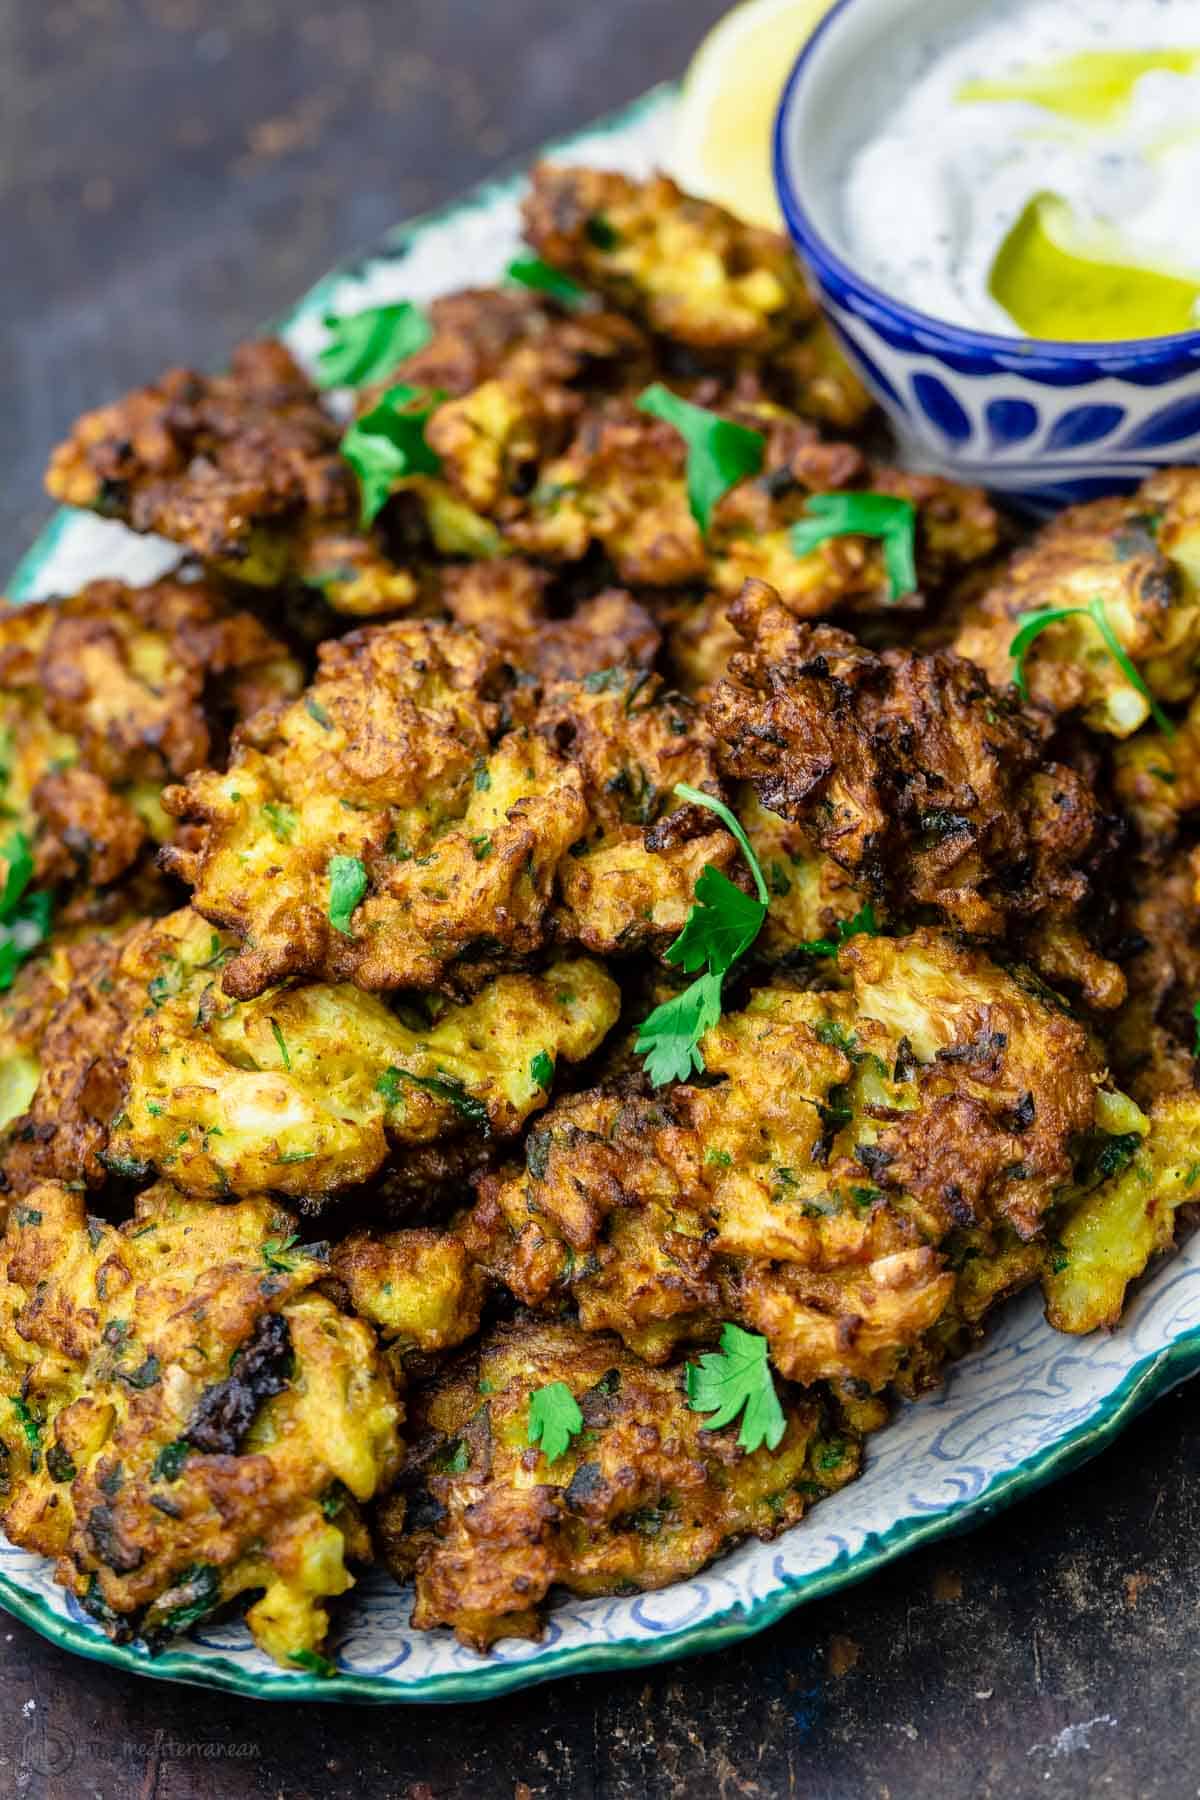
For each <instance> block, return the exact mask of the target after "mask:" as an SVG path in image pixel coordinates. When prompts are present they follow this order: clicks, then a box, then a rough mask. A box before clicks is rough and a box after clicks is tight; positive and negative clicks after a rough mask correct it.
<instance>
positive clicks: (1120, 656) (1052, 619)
mask: <svg viewBox="0 0 1200 1800" xmlns="http://www.w3.org/2000/svg"><path fill="white" fill-rule="evenodd" d="M1073 618H1081V619H1090V620H1091V621H1092V623H1093V625H1094V626H1095V627H1096V630H1097V631H1098V632H1099V633H1100V636H1101V637H1102V638H1103V639H1104V647H1105V649H1106V650H1107V651H1108V653H1109V655H1110V656H1111V657H1112V659H1113V661H1114V662H1115V663H1116V665H1117V667H1118V669H1120V671H1121V673H1122V675H1124V677H1125V679H1126V681H1127V682H1128V683H1129V685H1130V687H1131V688H1133V689H1135V691H1136V692H1137V693H1139V694H1140V695H1141V696H1142V699H1143V700H1144V701H1145V702H1146V704H1147V706H1148V707H1149V708H1150V716H1151V718H1152V719H1153V720H1154V723H1155V724H1156V725H1157V726H1158V729H1159V730H1160V731H1161V732H1162V734H1163V736H1164V737H1169V738H1170V737H1174V736H1175V727H1174V725H1172V723H1171V721H1170V719H1168V717H1167V715H1166V713H1165V712H1164V711H1163V710H1162V707H1161V706H1160V705H1159V704H1158V701H1157V700H1156V699H1155V698H1154V695H1153V694H1152V693H1151V692H1150V689H1149V688H1148V687H1147V686H1146V683H1145V681H1144V679H1143V677H1142V675H1141V673H1140V672H1139V670H1138V667H1137V664H1136V663H1135V662H1134V660H1133V658H1132V657H1131V656H1130V654H1129V652H1128V651H1127V650H1126V649H1125V646H1124V645H1123V644H1122V643H1121V640H1120V639H1119V638H1118V636H1117V634H1116V632H1115V631H1114V630H1113V628H1112V625H1111V623H1110V622H1109V617H1108V614H1107V613H1106V612H1105V610H1104V601H1103V599H1102V597H1101V596H1100V595H1099V594H1093V595H1092V598H1091V599H1090V600H1089V601H1088V603H1087V605H1086V606H1043V607H1040V608H1039V609H1038V610H1037V611H1036V612H1030V613H1025V614H1024V615H1023V623H1022V624H1021V626H1020V628H1019V630H1018V631H1017V633H1016V636H1015V637H1014V638H1013V640H1012V642H1011V644H1010V645H1009V646H1008V654H1009V655H1010V656H1011V657H1012V659H1013V684H1014V686H1015V687H1016V690H1017V692H1018V693H1019V694H1020V695H1021V698H1022V699H1023V700H1028V698H1029V682H1028V680H1027V678H1026V675H1025V658H1026V657H1027V656H1028V654H1029V649H1030V646H1031V645H1032V643H1033V641H1034V639H1035V638H1037V637H1039V636H1040V635H1041V633H1042V632H1043V631H1045V630H1046V629H1047V628H1048V627H1049V626H1051V625H1058V624H1060V623H1061V622H1062V620H1064V619H1073Z"/></svg>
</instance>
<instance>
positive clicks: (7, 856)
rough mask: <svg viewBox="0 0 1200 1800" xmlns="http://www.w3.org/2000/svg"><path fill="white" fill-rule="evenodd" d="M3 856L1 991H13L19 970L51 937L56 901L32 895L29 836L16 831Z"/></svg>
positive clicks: (43, 895) (0, 923)
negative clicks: (30, 887) (11, 988)
mask: <svg viewBox="0 0 1200 1800" xmlns="http://www.w3.org/2000/svg"><path fill="white" fill-rule="evenodd" d="M0 856H2V857H3V858H4V862H5V876H4V888H3V892H2V893H0V992H3V991H4V990H5V989H7V988H10V987H11V986H12V984H13V981H14V979H15V977H16V973H17V970H18V969H19V968H20V966H21V964H22V963H23V962H24V961H25V960H26V958H27V957H29V956H32V954H33V952H34V951H35V950H36V949H37V947H38V945H39V944H42V943H44V942H45V941H46V939H47V938H48V937H49V935H50V917H51V913H52V910H53V904H54V903H53V900H52V898H51V896H50V895H49V894H44V893H29V892H28V891H27V890H28V888H29V883H30V882H31V881H32V879H33V852H32V848H31V845H30V841H29V838H28V836H27V834H26V833H25V832H23V831H14V832H13V833H12V835H11V836H10V837H9V838H8V840H7V842H6V843H5V845H4V847H3V849H0Z"/></svg>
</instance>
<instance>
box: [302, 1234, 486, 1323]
mask: <svg viewBox="0 0 1200 1800" xmlns="http://www.w3.org/2000/svg"><path fill="white" fill-rule="evenodd" d="M329 1267H330V1271H331V1273H332V1274H333V1275H334V1276H335V1277H336V1279H337V1280H338V1281H340V1282H343V1283H344V1284H345V1288H346V1294H347V1297H348V1301H349V1306H350V1310H351V1311H353V1312H355V1313H357V1314H358V1316H359V1318H362V1319H367V1320H369V1321H370V1323H371V1324H372V1325H374V1326H375V1328H376V1330H377V1331H379V1333H380V1334H381V1336H382V1337H383V1338H384V1339H385V1341H386V1342H388V1343H389V1344H391V1345H393V1346H394V1347H395V1348H396V1349H398V1350H402V1351H403V1350H409V1349H416V1350H424V1351H433V1350H447V1349H451V1348H453V1347H454V1346H455V1345H456V1344H462V1343H465V1342H466V1340H467V1339H468V1338H469V1337H474V1335H475V1333H476V1332H477V1331H478V1330H479V1315H480V1309H481V1307H482V1305H483V1297H484V1291H485V1288H486V1286H487V1283H486V1280H485V1277H484V1274H483V1271H482V1270H481V1269H480V1268H479V1266H478V1264H476V1263H474V1262H472V1261H471V1258H470V1255H469V1254H468V1251H467V1247H466V1245H465V1244H464V1243H463V1241H462V1238H461V1237H459V1236H458V1235H457V1234H456V1233H455V1232H453V1231H431V1230H428V1229H416V1230H410V1231H391V1232H386V1233H384V1234H383V1235H382V1236H375V1235H374V1234H372V1233H371V1232H367V1231H358V1232H354V1233H352V1234H351V1235H350V1236H349V1237H347V1238H344V1239H343V1240H342V1242H341V1243H340V1244H338V1245H337V1246H336V1248H335V1249H334V1250H333V1252H332V1254H331V1256H330V1259H329Z"/></svg>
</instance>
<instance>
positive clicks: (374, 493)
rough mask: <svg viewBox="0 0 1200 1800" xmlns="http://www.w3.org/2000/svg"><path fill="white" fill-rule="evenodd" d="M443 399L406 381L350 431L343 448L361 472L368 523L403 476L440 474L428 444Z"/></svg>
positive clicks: (439, 463) (364, 516) (437, 458)
mask: <svg viewBox="0 0 1200 1800" xmlns="http://www.w3.org/2000/svg"><path fill="white" fill-rule="evenodd" d="M444 398H445V396H444V395H443V394H442V393H441V392H440V390H429V391H427V390H425V389H423V388H415V387H410V386H409V385H408V384H407V383H406V382H401V383H400V384H399V385H398V386H397V387H392V388H389V389H388V390H387V392H386V394H384V395H383V396H382V397H381V399H380V400H379V401H378V402H377V403H376V405H374V406H373V407H372V408H371V410H370V412H368V413H364V414H363V416H362V418H361V419H356V420H355V421H354V423H353V425H351V427H350V429H349V430H348V431H347V432H346V434H345V436H344V437H343V439H342V443H341V451H342V455H343V456H344V457H345V459H346V461H347V462H348V463H349V464H350V467H351V468H352V469H353V470H354V473H355V474H356V475H357V476H358V482H359V487H360V488H361V490H362V523H363V524H364V525H370V524H373V523H374V521H375V519H376V518H377V516H378V514H379V513H380V511H381V510H382V508H383V505H384V502H385V501H386V500H387V498H388V496H389V495H390V493H391V491H392V487H393V484H394V483H395V482H397V481H399V480H400V479H401V477H402V476H405V475H437V474H439V473H440V471H441V467H442V459H441V457H440V456H438V455H437V453H436V452H435V451H433V450H431V449H430V448H429V445H428V444H427V443H426V442H425V427H426V425H427V424H428V422H429V418H430V415H431V414H432V413H433V412H434V411H435V409H436V408H437V407H438V405H439V404H440V403H441V401H442V400H443V399H444Z"/></svg>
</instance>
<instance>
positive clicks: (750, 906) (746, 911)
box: [666, 863, 767, 975]
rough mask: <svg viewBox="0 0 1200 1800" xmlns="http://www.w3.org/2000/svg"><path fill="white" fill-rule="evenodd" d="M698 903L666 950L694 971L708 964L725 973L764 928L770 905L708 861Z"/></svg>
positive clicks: (670, 959) (698, 886) (672, 959)
mask: <svg viewBox="0 0 1200 1800" xmlns="http://www.w3.org/2000/svg"><path fill="white" fill-rule="evenodd" d="M695 895H696V904H695V905H694V906H693V907H692V908H691V910H690V911H689V913H688V916H687V920H686V922H685V924H684V927H683V930H682V931H681V932H680V934H679V936H678V937H677V938H676V939H675V942H674V943H673V944H672V945H671V946H670V948H669V949H668V951H667V953H666V958H667V961H668V962H670V963H677V964H678V966H679V967H680V968H681V969H686V970H687V972H688V974H689V975H694V974H695V972H696V970H697V969H702V968H704V967H705V965H706V964H707V966H708V968H709V971H710V972H711V973H712V974H714V975H723V974H724V973H725V971H726V969H728V968H730V967H731V966H732V964H734V963H735V962H736V961H737V959H738V957H739V956H744V955H745V953H746V951H747V950H748V949H749V948H750V946H751V944H752V943H753V942H754V940H755V938H756V937H757V936H758V934H759V932H760V931H761V929H762V922H763V920H764V918H765V917H766V913H767V909H766V907H765V906H764V905H763V904H762V902H761V901H760V900H751V899H750V897H749V895H748V894H743V892H742V890H741V888H739V887H735V886H734V885H733V882H732V881H730V879H729V877H728V875H723V874H722V873H721V871H720V869H716V868H714V867H713V865H712V863H706V864H705V866H704V868H703V869H702V870H701V871H700V875H699V877H698V879H697V881H696V887H695Z"/></svg>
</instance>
